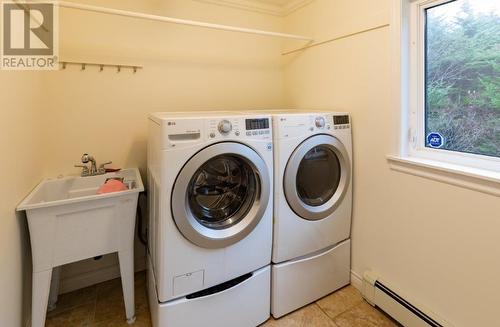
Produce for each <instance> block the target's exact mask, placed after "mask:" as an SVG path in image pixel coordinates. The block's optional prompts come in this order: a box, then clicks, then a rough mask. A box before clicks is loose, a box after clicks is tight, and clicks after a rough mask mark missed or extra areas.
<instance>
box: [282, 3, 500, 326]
mask: <svg viewBox="0 0 500 327" xmlns="http://www.w3.org/2000/svg"><path fill="white" fill-rule="evenodd" d="M391 4H392V1H391V0H385V1H371V0H364V1H361V0H359V1H350V0H337V1H331V0H316V1H315V2H313V4H311V5H309V6H307V7H304V8H303V9H301V10H299V11H297V12H295V13H294V14H292V15H291V16H290V17H289V19H288V28H289V31H290V32H297V33H300V32H303V31H304V32H303V33H305V32H307V33H309V34H312V35H313V36H315V37H316V39H317V40H322V39H326V38H329V37H332V36H337V34H338V33H339V31H346V32H347V33H351V32H352V30H353V28H354V27H355V25H356V24H359V26H358V27H357V29H358V30H362V29H365V28H366V27H367V26H366V24H367V23H370V22H371V24H373V25H377V24H379V23H380V22H383V20H381V19H383V17H385V19H386V21H385V22H386V23H389V22H390V18H389V17H390V16H389V11H390V9H391ZM318 17H321V18H320V19H318ZM330 35H331V36H330ZM391 46H392V44H391V30H390V28H389V27H385V28H381V29H378V30H376V31H372V32H368V33H364V34H360V35H356V36H353V37H350V38H347V39H343V40H339V41H336V42H333V43H330V44H327V45H323V46H319V47H316V48H312V49H310V50H307V51H304V52H302V53H299V54H296V55H292V56H291V57H290V58H287V61H288V64H287V66H286V67H285V75H286V89H287V100H288V104H289V106H291V107H296V108H315V109H338V110H341V111H350V112H351V113H352V116H353V133H354V166H355V171H354V173H355V175H354V212H353V227H352V239H353V243H352V251H353V252H352V269H353V271H354V272H355V273H357V274H358V275H362V274H363V272H364V271H365V270H367V269H373V270H374V271H375V272H377V273H378V274H380V276H382V278H384V280H386V281H387V282H388V283H391V285H394V286H395V287H397V288H399V289H400V290H401V291H402V292H404V293H405V294H408V295H410V296H411V299H413V300H415V301H417V302H419V303H422V304H423V305H425V306H426V307H428V308H430V309H431V310H433V311H434V312H436V313H437V314H438V315H440V316H442V317H443V318H445V319H447V320H449V321H450V322H451V323H453V324H454V325H455V326H493V325H496V324H497V323H498V319H497V311H498V308H497V307H498V300H497V295H498V293H499V291H500V290H499V287H498V285H497V283H496V282H495V280H496V278H497V277H498V275H499V274H500V261H499V260H498V258H499V257H500V246H499V245H498V240H499V239H500V220H499V219H498V218H499V214H498V213H499V212H500V201H498V198H497V197H494V196H490V195H485V194H483V193H478V192H475V191H470V190H466V189H463V188H460V187H456V186H451V185H447V184H443V183H440V182H437V181H432V180H427V179H423V178H420V177H415V176H410V175H405V174H402V173H398V172H394V171H391V170H390V169H389V166H388V163H387V161H386V155H387V154H397V153H398V138H399V126H400V118H399V117H400V111H399V108H398V107H395V106H394V97H395V94H394V92H393V89H394V84H393V83H394V82H395V80H394V78H393V75H392V73H391V70H392V69H393V68H394V66H393V65H394V64H395V63H394V62H393V60H392V59H391V55H392V53H391Z"/></svg>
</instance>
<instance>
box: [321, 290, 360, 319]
mask: <svg viewBox="0 0 500 327" xmlns="http://www.w3.org/2000/svg"><path fill="white" fill-rule="evenodd" d="M362 301H363V298H362V297H361V294H360V293H359V291H358V290H357V289H356V288H354V287H353V286H352V285H349V286H346V287H344V288H342V289H340V290H338V291H336V292H334V293H332V294H330V295H328V296H325V297H324V298H322V299H321V300H319V301H317V302H316V303H317V304H318V305H319V307H320V308H321V309H322V310H323V311H324V312H325V313H326V314H327V315H328V316H330V318H335V317H337V316H338V315H339V314H341V313H343V312H345V311H347V310H349V309H351V308H353V307H355V306H356V305H358V304H360V303H361V302H362Z"/></svg>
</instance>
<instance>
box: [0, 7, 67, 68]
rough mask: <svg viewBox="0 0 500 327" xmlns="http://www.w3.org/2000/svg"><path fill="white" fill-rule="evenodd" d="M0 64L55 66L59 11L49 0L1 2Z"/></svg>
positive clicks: (15, 66)
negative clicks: (47, 0)
mask: <svg viewBox="0 0 500 327" xmlns="http://www.w3.org/2000/svg"><path fill="white" fill-rule="evenodd" d="M1 7H2V13H1V17H2V42H1V46H2V49H1V62H0V68H1V69H5V70H55V69H57V68H58V65H57V58H58V51H59V44H58V41H59V40H58V27H59V26H58V12H57V7H56V6H55V5H54V4H53V3H50V2H46V3H45V2H44V3H41V2H36V3H34V2H29V1H25V2H20V1H18V2H2V3H1Z"/></svg>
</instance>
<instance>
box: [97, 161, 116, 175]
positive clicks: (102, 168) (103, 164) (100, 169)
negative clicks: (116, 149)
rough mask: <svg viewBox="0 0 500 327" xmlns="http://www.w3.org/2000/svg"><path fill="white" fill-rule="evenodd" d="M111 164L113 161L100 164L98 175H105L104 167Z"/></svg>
mask: <svg viewBox="0 0 500 327" xmlns="http://www.w3.org/2000/svg"><path fill="white" fill-rule="evenodd" d="M112 163H113V161H108V162H104V163H102V164H100V165H99V173H101V174H104V173H106V167H105V166H106V165H110V164H112Z"/></svg>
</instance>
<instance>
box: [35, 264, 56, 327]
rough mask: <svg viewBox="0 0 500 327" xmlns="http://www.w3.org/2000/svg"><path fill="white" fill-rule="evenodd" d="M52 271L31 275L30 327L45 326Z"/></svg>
mask: <svg viewBox="0 0 500 327" xmlns="http://www.w3.org/2000/svg"><path fill="white" fill-rule="evenodd" d="M51 278H52V269H49V270H45V271H39V272H34V273H33V295H32V298H31V327H43V326H45V316H46V314H47V303H48V301H49V291H50V280H51Z"/></svg>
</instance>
